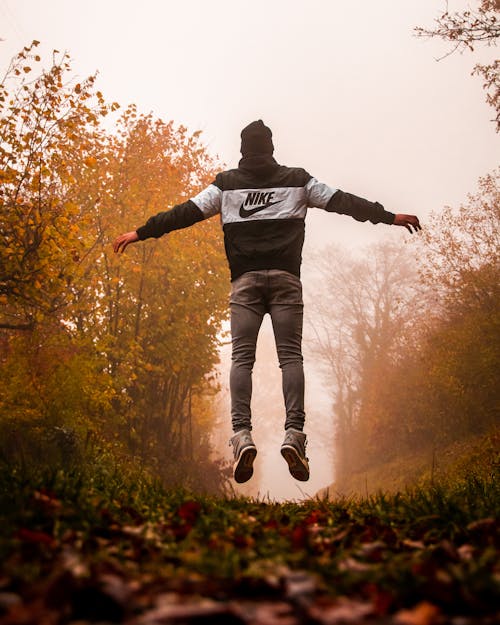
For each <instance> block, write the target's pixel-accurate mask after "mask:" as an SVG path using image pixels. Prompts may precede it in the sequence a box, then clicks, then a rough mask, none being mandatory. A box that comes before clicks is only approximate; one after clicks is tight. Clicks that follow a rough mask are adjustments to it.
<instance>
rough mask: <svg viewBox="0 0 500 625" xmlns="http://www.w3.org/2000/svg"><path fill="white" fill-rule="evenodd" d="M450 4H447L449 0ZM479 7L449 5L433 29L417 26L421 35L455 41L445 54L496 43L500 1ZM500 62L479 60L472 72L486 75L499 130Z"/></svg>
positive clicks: (491, 0) (499, 31) (479, 2)
mask: <svg viewBox="0 0 500 625" xmlns="http://www.w3.org/2000/svg"><path fill="white" fill-rule="evenodd" d="M447 4H448V3H447ZM476 5H477V8H476V9H470V8H468V9H467V10H465V11H461V12H454V13H450V12H449V11H448V8H446V10H445V11H444V12H443V13H442V14H441V15H440V16H439V17H438V18H437V19H436V20H435V26H434V28H423V27H417V28H416V29H415V31H416V33H417V35H418V36H419V37H438V38H440V39H443V40H444V41H449V42H450V43H451V44H452V48H451V50H450V51H449V52H448V54H447V55H446V56H448V55H449V54H452V53H453V52H455V51H459V52H463V51H464V50H469V51H471V52H473V51H474V49H475V48H476V46H477V45H478V44H484V45H486V46H494V45H496V40H497V39H498V36H499V35H500V25H499V23H498V12H499V10H500V4H499V2H498V0H477V2H476ZM499 69H500V61H499V60H498V59H495V60H494V61H492V62H491V63H488V64H482V63H478V64H476V66H475V67H474V70H473V72H472V73H473V74H478V75H480V76H482V77H483V80H484V83H483V88H484V89H485V90H486V101H487V102H488V104H489V105H490V106H492V107H493V108H494V110H495V115H496V116H495V123H496V130H497V132H498V131H499V130H500V76H499Z"/></svg>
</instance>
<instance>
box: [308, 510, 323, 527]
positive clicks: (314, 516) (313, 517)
mask: <svg viewBox="0 0 500 625" xmlns="http://www.w3.org/2000/svg"><path fill="white" fill-rule="evenodd" d="M322 518H323V512H322V511H321V510H313V511H312V512H310V513H309V515H308V516H307V517H306V518H305V519H304V522H303V524H304V525H314V523H319V521H321V519H322Z"/></svg>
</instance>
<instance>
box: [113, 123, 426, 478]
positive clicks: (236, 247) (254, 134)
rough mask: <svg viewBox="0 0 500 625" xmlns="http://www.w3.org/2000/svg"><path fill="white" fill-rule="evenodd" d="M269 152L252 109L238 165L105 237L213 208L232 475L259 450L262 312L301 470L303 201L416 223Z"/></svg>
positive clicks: (144, 235) (410, 226)
mask: <svg viewBox="0 0 500 625" xmlns="http://www.w3.org/2000/svg"><path fill="white" fill-rule="evenodd" d="M273 152H274V146H273V142H272V133H271V130H270V129H269V128H268V127H267V126H265V125H264V123H263V122H262V120H260V119H259V120H258V121H255V122H252V123H251V124H249V125H248V126H246V127H245V128H244V129H243V130H242V132H241V154H242V159H241V160H240V162H239V164H238V167H237V168H236V169H231V170H228V171H223V172H221V173H219V174H217V176H216V177H215V180H214V181H213V182H212V184H210V185H209V186H208V187H207V188H206V189H204V190H203V191H201V192H200V193H199V194H198V195H196V196H195V197H193V198H192V199H190V200H188V201H187V202H184V203H182V204H178V205H176V206H174V207H173V208H172V209H171V210H168V211H165V212H161V213H159V214H158V215H155V216H154V217H151V218H150V219H148V221H147V222H146V224H145V225H143V226H141V227H140V228H137V230H134V231H132V232H127V233H125V234H122V235H121V236H119V237H117V238H116V240H115V241H114V244H113V248H114V251H115V252H123V251H124V250H125V248H126V247H127V246H128V245H129V244H130V243H135V242H136V241H142V240H144V239H148V238H150V237H154V238H158V237H161V236H162V235H163V234H166V233H168V232H171V231H172V230H178V229H180V228H187V227H188V226H191V225H193V224H195V223H196V222H198V221H202V220H203V219H208V218H209V217H212V216H213V215H216V214H220V216H221V222H222V227H223V230H224V243H225V249H226V255H227V259H228V262H229V268H230V270H231V298H230V310H231V335H232V365H231V373H230V390H231V420H232V427H233V432H234V436H233V437H232V438H231V444H232V446H233V453H234V479H235V480H236V482H240V483H241V482H246V481H247V480H249V479H250V478H251V476H252V474H253V462H254V459H255V456H256V454H257V448H256V447H255V444H254V442H253V440H252V435H251V430H252V423H251V413H250V399H251V395H252V369H253V365H254V362H255V349H256V344H257V335H258V333H259V329H260V326H261V323H262V319H263V317H264V315H265V314H266V313H269V314H270V316H271V321H272V325H273V331H274V337H275V340H276V349H277V352H278V360H279V365H280V368H281V370H282V376H283V396H284V400H285V409H286V420H285V438H284V441H283V444H282V446H281V455H282V456H283V457H284V459H285V460H286V462H287V464H288V468H289V470H290V473H291V474H292V476H293V477H294V478H295V479H297V480H301V481H306V480H308V479H309V464H308V459H307V458H306V455H305V447H306V435H305V433H304V432H303V428H304V420H305V413H304V368H303V359H302V313H303V302H302V284H301V281H300V265H301V261H302V246H303V243H304V234H305V217H306V212H307V209H308V208H309V207H315V208H320V209H322V210H325V211H327V212H330V213H340V214H343V215H350V216H351V217H353V218H354V219H356V220H357V221H370V222H371V223H373V224H377V223H384V224H388V225H395V226H404V227H405V228H406V229H407V230H409V231H410V232H417V231H418V230H420V229H421V227H420V223H419V220H418V218H417V217H416V216H415V215H403V214H394V213H390V212H388V211H386V210H384V207H383V206H382V205H381V204H379V203H378V202H369V201H368V200H365V199H363V198H360V197H357V196H355V195H352V194H350V193H345V192H344V191H341V190H339V189H334V188H332V187H330V186H328V185H326V184H324V183H322V182H319V181H318V180H316V178H314V177H313V176H311V175H310V174H309V173H308V172H307V171H305V170H304V169H301V168H298V167H286V166H284V165H279V164H278V163H277V162H276V161H275V159H274V158H273Z"/></svg>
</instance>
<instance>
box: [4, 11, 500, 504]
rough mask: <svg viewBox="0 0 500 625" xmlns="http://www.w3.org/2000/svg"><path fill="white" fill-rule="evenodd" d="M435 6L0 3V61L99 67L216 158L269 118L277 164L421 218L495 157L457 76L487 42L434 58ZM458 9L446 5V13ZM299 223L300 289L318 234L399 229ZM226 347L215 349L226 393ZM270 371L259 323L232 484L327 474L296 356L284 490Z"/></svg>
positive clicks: (264, 484) (467, 87)
mask: <svg viewBox="0 0 500 625" xmlns="http://www.w3.org/2000/svg"><path fill="white" fill-rule="evenodd" d="M445 6H446V5H445V3H444V2H441V1H439V0H421V1H420V2H408V1H403V2H402V1H401V0H379V1H378V2H372V1H371V0H362V1H361V2H356V3H352V2H349V1H347V0H307V1H306V0H273V1H272V2H269V1H267V2H265V1H264V0H254V1H253V2H248V1H243V0H237V1H234V0H213V1H212V2H205V1H203V0H185V1H184V2H177V1H175V2H174V1H159V0H143V2H140V3H139V2H136V1H133V0H121V1H120V2H118V1H117V0H107V1H106V2H98V1H97V0H87V1H86V2H85V3H83V2H77V1H76V0H73V1H72V0H51V1H49V2H39V1H38V0H16V1H15V2H14V0H0V20H1V26H0V38H1V39H2V41H0V64H1V66H2V68H6V67H7V65H8V62H9V59H10V58H11V57H12V56H13V55H14V54H15V53H16V52H17V51H18V50H19V49H20V48H22V46H23V45H27V44H29V43H30V42H31V40H32V39H37V40H40V41H41V42H42V44H41V48H42V49H43V50H44V51H45V52H48V51H51V50H52V49H54V48H55V49H58V50H67V51H68V52H69V54H70V56H71V57H72V59H73V67H74V69H75V71H76V73H77V74H78V75H79V76H86V75H88V74H91V73H94V72H95V71H97V70H98V72H99V78H98V83H97V85H98V88H99V89H100V90H101V91H102V92H103V94H104V96H105V97H106V98H107V99H108V100H112V101H118V102H119V103H120V104H121V105H127V104H128V103H135V104H136V105H137V107H138V109H139V110H140V111H141V112H149V111H151V112H153V114H154V115H156V116H158V117H161V118H162V119H164V120H169V119H173V120H174V121H175V122H176V123H177V124H182V125H184V126H186V127H187V128H188V129H189V130H191V131H196V130H201V131H202V137H203V141H204V143H205V144H206V146H207V148H208V150H209V151H210V152H211V153H212V154H214V155H216V156H217V158H218V160H219V162H220V164H221V167H223V166H235V165H236V163H237V161H238V159H239V145H240V143H239V132H240V130H241V128H242V127H243V126H244V125H246V124H247V123H248V122H250V121H251V120H253V119H257V118H262V119H263V120H264V121H265V123H266V124H267V125H269V126H270V127H271V129H272V130H273V135H274V145H275V157H276V159H277V160H278V161H279V162H281V163H284V164H287V165H293V166H302V167H304V168H306V169H307V170H308V171H310V172H311V173H312V174H313V175H314V176H316V177H317V178H319V179H320V180H322V181H324V182H327V183H329V184H330V185H332V186H333V187H335V188H340V189H343V190H345V191H350V192H352V193H355V194H357V195H361V196H363V197H366V198H368V199H370V200H377V201H379V202H381V203H382V204H384V206H385V207H386V208H387V209H388V210H391V211H393V212H404V213H414V214H417V215H419V216H420V218H421V221H422V224H423V226H424V228H432V219H431V217H430V216H431V213H432V212H433V211H439V210H440V209H441V208H442V207H443V206H445V205H458V204H460V203H461V202H463V201H465V199H466V196H467V193H470V192H473V191H474V190H475V189H476V186H477V180H478V178H479V177H480V176H482V175H484V174H486V173H487V172H489V171H491V170H492V169H493V168H494V167H495V166H496V165H497V162H498V158H497V155H498V145H497V141H498V139H497V136H496V135H495V132H494V125H493V123H492V122H491V119H492V117H493V112H492V110H491V109H490V108H489V107H488V106H487V104H486V103H485V96H484V92H483V90H482V88H481V80H480V78H477V77H471V76H470V73H471V71H472V69H473V66H474V64H475V63H476V62H478V61H480V60H484V59H487V58H490V57H491V51H488V50H486V51H479V52H478V53H475V54H474V55H473V54H468V53H465V54H463V55H460V54H454V55H451V56H448V57H447V58H443V59H442V60H440V61H437V60H436V59H437V58H440V57H443V56H444V55H446V52H447V51H448V50H449V47H448V46H447V45H446V44H444V43H442V42H439V41H424V40H421V39H417V38H416V37H415V36H414V32H413V29H414V28H415V27H416V26H419V25H420V26H431V25H432V21H433V19H434V18H435V17H436V16H437V15H438V14H439V13H440V12H441V11H443V10H444V9H445ZM463 6H465V3H463V2H453V1H451V0H450V2H449V3H448V7H449V10H450V11H453V10H458V9H460V8H462V7H463ZM165 208H168V207H165ZM306 223H307V225H306V231H307V235H306V245H305V249H304V266H303V276H304V282H305V283H306V290H307V283H308V280H309V278H310V276H311V275H312V274H313V273H314V266H313V263H312V260H311V259H312V256H313V253H314V252H317V251H318V250H320V249H321V248H322V247H324V246H325V245H328V244H330V243H341V244H342V245H344V246H346V247H347V248H363V247H364V246H366V245H367V244H369V243H370V242H372V241H375V240H378V239H379V238H380V237H381V236H389V237H390V238H392V239H398V240H400V241H401V245H404V244H405V240H406V238H407V237H408V236H409V235H408V234H407V233H406V232H404V231H403V232H401V230H403V229H395V231H389V228H387V227H385V226H382V225H378V226H372V225H370V224H359V223H357V222H354V221H353V220H350V219H349V218H347V217H340V216H337V215H329V214H325V213H322V212H321V211H315V210H312V211H310V213H309V215H308V217H307V222H306ZM138 225H140V224H130V226H131V227H136V226H138ZM314 295H315V296H317V297H320V296H321V293H317V294H314ZM306 306H307V302H306ZM305 323H306V327H307V325H308V323H309V320H308V317H307V307H306V321H305ZM229 359H230V356H229V348H228V346H226V347H224V348H223V350H222V352H221V382H222V385H223V387H225V388H226V390H227V372H228V367H229ZM279 376H280V371H279V369H278V367H277V362H276V356H275V350H274V347H273V339H272V333H271V330H270V324H269V321H268V320H267V319H266V321H265V323H264V326H263V328H262V332H261V337H260V341H259V350H258V362H257V366H256V370H255V384H254V388H255V398H254V412H255V420H254V425H255V429H254V434H255V439H256V442H257V443H258V446H259V456H258V459H257V460H258V463H257V464H258V468H257V472H256V475H255V477H254V478H253V480H252V482H251V483H250V484H249V485H246V486H242V487H238V492H242V493H246V494H252V495H257V494H259V495H260V496H264V497H267V496H268V497H269V498H271V499H283V498H302V497H303V496H304V494H314V492H316V491H317V489H318V488H320V487H322V486H324V485H326V484H328V483H330V482H331V481H332V477H333V475H332V470H333V469H332V455H331V453H330V451H329V449H328V448H329V446H330V445H331V440H332V433H333V419H332V413H331V397H330V394H329V392H328V388H327V385H326V384H325V381H324V380H323V379H322V378H321V376H320V374H319V372H318V368H317V366H316V364H315V362H314V361H313V360H312V359H311V358H310V357H308V356H307V353H306V376H307V396H306V410H307V415H308V416H307V425H306V431H307V432H308V433H309V435H310V443H309V447H308V454H309V457H310V459H311V470H312V477H311V480H310V482H308V483H306V484H305V485H304V484H302V485H300V488H299V484H298V483H296V482H295V481H294V480H293V479H292V478H291V477H290V476H289V475H288V471H287V468H286V464H285V463H284V461H283V459H282V458H281V456H280V455H279V445H280V443H281V437H282V424H283V420H284V409H283V407H282V403H280V402H282V400H281V398H280V392H281V390H280V386H281V383H280V377H279ZM264 382H265V383H264ZM271 397H272V402H270V401H269V399H270V398H271ZM220 411H221V417H220V425H219V426H218V431H217V432H216V433H215V436H216V438H217V440H218V441H219V445H220V452H221V453H222V454H223V455H224V457H229V454H230V449H229V448H228V447H227V446H226V445H227V439H228V438H229V436H230V424H229V407H228V403H227V395H226V394H225V393H223V395H222V396H221V398H220Z"/></svg>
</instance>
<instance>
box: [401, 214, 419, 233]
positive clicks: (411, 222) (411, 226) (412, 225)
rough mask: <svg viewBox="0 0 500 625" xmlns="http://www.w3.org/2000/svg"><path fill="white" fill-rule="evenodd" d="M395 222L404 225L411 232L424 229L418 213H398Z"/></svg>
mask: <svg viewBox="0 0 500 625" xmlns="http://www.w3.org/2000/svg"><path fill="white" fill-rule="evenodd" d="M394 224H395V225H397V226H404V227H405V228H406V229H407V230H408V232H409V233H410V234H413V233H414V232H418V231H419V230H422V226H421V225H420V221H419V220H418V217H417V216H416V215H401V214H400V215H396V217H395V220H394Z"/></svg>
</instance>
